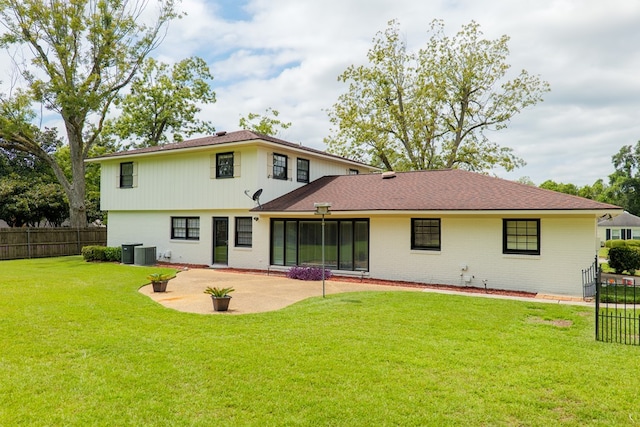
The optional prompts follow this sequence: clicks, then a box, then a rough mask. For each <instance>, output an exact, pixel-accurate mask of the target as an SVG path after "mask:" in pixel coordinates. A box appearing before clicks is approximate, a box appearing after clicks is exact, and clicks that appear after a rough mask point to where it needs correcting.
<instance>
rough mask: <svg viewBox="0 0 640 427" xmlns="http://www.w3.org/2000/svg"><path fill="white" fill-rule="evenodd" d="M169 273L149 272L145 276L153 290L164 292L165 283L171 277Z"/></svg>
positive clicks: (165, 288)
mask: <svg viewBox="0 0 640 427" xmlns="http://www.w3.org/2000/svg"><path fill="white" fill-rule="evenodd" d="M174 277H175V276H173V275H172V274H170V273H151V274H149V275H148V276H147V280H149V281H150V282H151V285H152V286H153V292H165V291H166V290H167V283H169V280H171V279H173V278H174Z"/></svg>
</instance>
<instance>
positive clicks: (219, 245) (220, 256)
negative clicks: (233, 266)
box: [213, 217, 229, 265]
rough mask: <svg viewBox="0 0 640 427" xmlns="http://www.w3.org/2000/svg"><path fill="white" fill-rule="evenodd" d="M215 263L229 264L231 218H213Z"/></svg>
mask: <svg viewBox="0 0 640 427" xmlns="http://www.w3.org/2000/svg"><path fill="white" fill-rule="evenodd" d="M213 263H214V264H222V265H228V263H229V218H226V217H214V218H213Z"/></svg>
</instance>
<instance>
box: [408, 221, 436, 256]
mask: <svg viewBox="0 0 640 427" xmlns="http://www.w3.org/2000/svg"><path fill="white" fill-rule="evenodd" d="M411 249H421V250H430V251H439V250H440V219H438V218H434V219H421V218H411Z"/></svg>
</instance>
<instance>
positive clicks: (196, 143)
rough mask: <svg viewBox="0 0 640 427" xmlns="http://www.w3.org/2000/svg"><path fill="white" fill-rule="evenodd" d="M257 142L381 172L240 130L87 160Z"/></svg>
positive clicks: (300, 146)
mask: <svg viewBox="0 0 640 427" xmlns="http://www.w3.org/2000/svg"><path fill="white" fill-rule="evenodd" d="M257 140H261V141H265V142H268V143H272V144H276V145H280V146H283V147H286V148H290V149H295V150H301V151H306V152H308V153H312V154H315V155H318V156H323V157H330V158H333V159H337V160H342V161H345V162H349V163H352V164H357V165H362V166H366V167H368V168H369V169H372V170H379V169H378V168H376V167H373V166H371V165H367V164H365V163H362V162H359V161H356V160H351V159H347V158H345V157H341V156H338V155H335V154H330V153H327V152H325V151H321V150H316V149H314V148H310V147H305V146H303V145H301V144H295V143H293V142H289V141H285V140H283V139H278V138H274V137H272V136H269V135H264V134H261V133H258V132H253V131H249V130H239V131H236V132H216V134H215V135H211V136H205V137H202V138H196V139H189V140H186V141H182V142H175V143H173V144H165V145H160V146H157V147H145V148H137V149H134V150H128V151H120V152H117V153H111V154H106V155H104V156H100V157H94V158H91V159H87V161H88V162H92V161H93V162H95V161H100V160H103V159H110V158H114V157H125V156H127V157H129V156H138V155H147V154H149V155H154V154H158V153H167V152H171V151H179V150H188V149H197V148H206V147H213V146H218V145H224V144H232V143H238V142H249V141H257Z"/></svg>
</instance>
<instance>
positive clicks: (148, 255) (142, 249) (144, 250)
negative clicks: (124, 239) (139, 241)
mask: <svg viewBox="0 0 640 427" xmlns="http://www.w3.org/2000/svg"><path fill="white" fill-rule="evenodd" d="M134 251H135V252H134V264H135V265H154V264H155V263H156V247H155V246H136V247H135V248H134Z"/></svg>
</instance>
